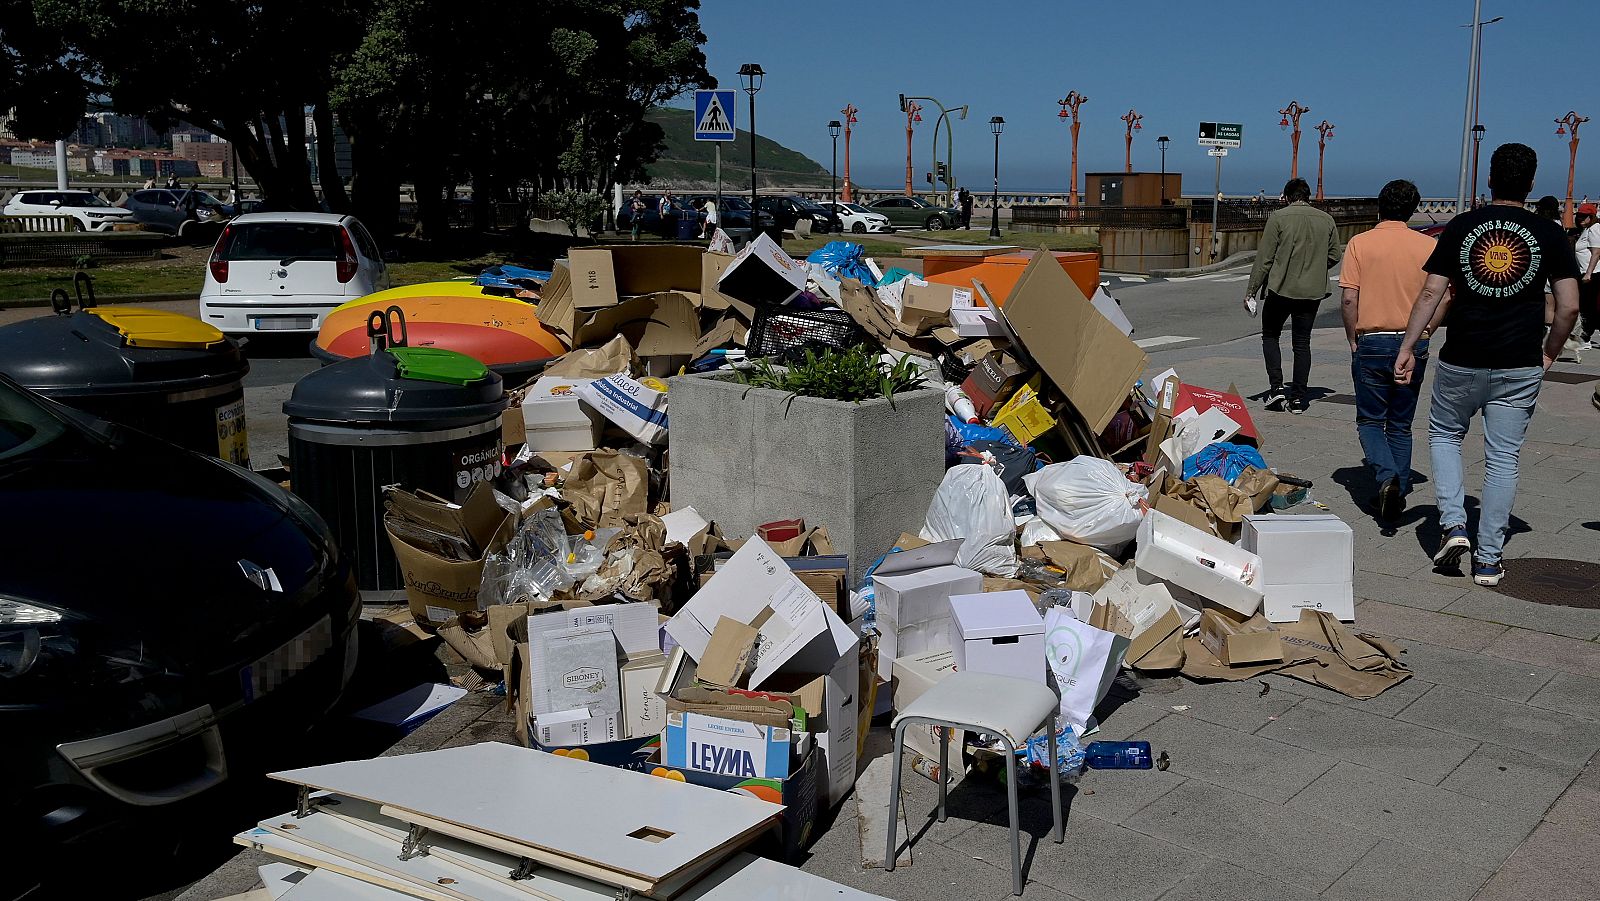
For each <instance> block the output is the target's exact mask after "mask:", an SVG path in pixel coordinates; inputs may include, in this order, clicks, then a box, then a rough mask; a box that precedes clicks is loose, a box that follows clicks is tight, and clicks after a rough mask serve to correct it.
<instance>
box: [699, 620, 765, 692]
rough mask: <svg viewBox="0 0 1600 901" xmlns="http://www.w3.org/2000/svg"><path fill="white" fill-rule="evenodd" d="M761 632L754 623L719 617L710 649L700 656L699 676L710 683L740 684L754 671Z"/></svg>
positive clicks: (712, 635) (723, 685) (720, 686)
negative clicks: (752, 668) (752, 669)
mask: <svg viewBox="0 0 1600 901" xmlns="http://www.w3.org/2000/svg"><path fill="white" fill-rule="evenodd" d="M759 635H760V633H759V632H757V631H756V628H755V627H754V626H749V625H745V624H744V623H741V622H738V621H736V620H731V619H729V618H727V617H726V616H723V617H719V618H718V619H717V626H716V628H715V629H712V630H711V641H710V642H709V643H708V644H707V645H706V652H705V654H704V655H702V656H701V657H700V666H699V668H698V670H697V671H696V677H697V678H698V679H699V680H700V681H701V682H704V683H706V684H707V685H715V686H717V687H719V688H737V687H738V686H739V685H740V684H741V683H742V682H743V681H744V677H745V675H746V674H747V673H749V672H750V663H751V660H752V659H753V658H754V657H755V652H756V641H757V639H758V637H759Z"/></svg>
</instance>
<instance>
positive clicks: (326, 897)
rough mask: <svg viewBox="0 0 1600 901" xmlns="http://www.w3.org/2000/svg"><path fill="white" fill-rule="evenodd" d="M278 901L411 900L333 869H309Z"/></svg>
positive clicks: (402, 894)
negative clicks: (342, 874)
mask: <svg viewBox="0 0 1600 901" xmlns="http://www.w3.org/2000/svg"><path fill="white" fill-rule="evenodd" d="M280 901H413V899H412V896H410V895H407V894H405V893H403V892H396V891H392V890H390V889H386V888H384V887H382V886H378V885H373V884H372V883H370V882H362V881H361V880H360V879H351V878H350V877H349V876H341V875H340V874H338V873H335V872H333V871H332V870H322V869H317V870H312V871H311V872H310V873H307V874H306V876H305V878H303V879H301V880H300V881H299V882H298V883H296V884H295V885H294V887H292V888H290V889H289V891H288V892H286V893H284V895H283V897H282V898H281V899H280Z"/></svg>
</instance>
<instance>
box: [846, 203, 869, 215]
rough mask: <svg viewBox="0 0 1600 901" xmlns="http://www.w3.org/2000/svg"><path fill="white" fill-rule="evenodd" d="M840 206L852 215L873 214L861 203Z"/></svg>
mask: <svg viewBox="0 0 1600 901" xmlns="http://www.w3.org/2000/svg"><path fill="white" fill-rule="evenodd" d="M839 206H841V207H843V208H844V209H846V210H849V211H850V212H852V213H870V212H871V210H869V209H867V208H866V207H864V206H862V205H861V204H859V203H841V204H839Z"/></svg>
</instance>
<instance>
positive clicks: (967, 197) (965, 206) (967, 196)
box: [961, 188, 972, 229]
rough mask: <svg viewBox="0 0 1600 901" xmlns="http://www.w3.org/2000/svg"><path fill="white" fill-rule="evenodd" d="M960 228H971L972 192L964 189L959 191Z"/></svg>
mask: <svg viewBox="0 0 1600 901" xmlns="http://www.w3.org/2000/svg"><path fill="white" fill-rule="evenodd" d="M961 227H962V228H963V229H969V228H971V227H972V192H971V191H968V190H967V189H966V188H962V189H961Z"/></svg>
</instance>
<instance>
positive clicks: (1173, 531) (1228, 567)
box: [1134, 510, 1261, 616]
mask: <svg viewBox="0 0 1600 901" xmlns="http://www.w3.org/2000/svg"><path fill="white" fill-rule="evenodd" d="M1136 542H1137V545H1136V550H1135V551H1134V564H1135V565H1136V566H1137V567H1138V568H1139V573H1140V575H1141V576H1148V577H1150V578H1154V579H1162V580H1165V581H1167V582H1171V583H1172V584H1174V585H1177V586H1179V587H1181V588H1186V589H1188V590H1189V591H1192V592H1194V593H1195V594H1198V595H1199V596H1200V597H1202V598H1205V599H1206V600H1209V601H1211V602H1213V603H1216V604H1221V605H1222V606H1224V607H1227V608H1229V609H1232V610H1235V611H1237V612H1239V613H1240V614H1242V615H1244V616H1251V615H1253V614H1254V613H1255V612H1256V611H1257V610H1258V609H1260V607H1261V587H1260V578H1261V558H1260V557H1257V556H1256V555H1255V554H1252V553H1250V552H1249V551H1247V550H1244V549H1243V548H1240V547H1235V546H1234V545H1231V544H1229V543H1227V542H1226V541H1223V540H1222V539H1220V538H1218V537H1216V536H1215V535H1211V534H1209V533H1206V532H1202V531H1200V530H1199V529H1196V528H1194V527H1193V526H1188V525H1184V524H1183V523H1182V522H1179V521H1178V520H1176V519H1173V518H1172V517H1170V516H1168V515H1166V514H1165V513H1162V512H1160V511H1158V510H1151V511H1150V512H1149V514H1148V515H1146V516H1145V518H1144V520H1143V521H1142V522H1141V523H1140V524H1139V534H1138V537H1137V539H1136Z"/></svg>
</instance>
